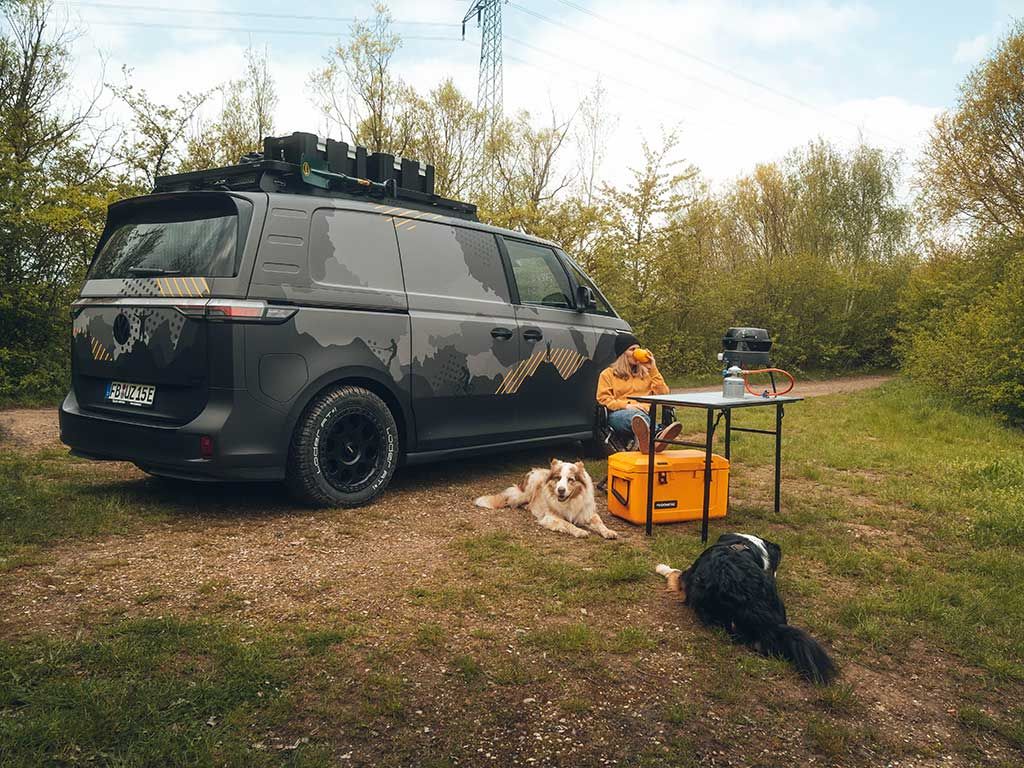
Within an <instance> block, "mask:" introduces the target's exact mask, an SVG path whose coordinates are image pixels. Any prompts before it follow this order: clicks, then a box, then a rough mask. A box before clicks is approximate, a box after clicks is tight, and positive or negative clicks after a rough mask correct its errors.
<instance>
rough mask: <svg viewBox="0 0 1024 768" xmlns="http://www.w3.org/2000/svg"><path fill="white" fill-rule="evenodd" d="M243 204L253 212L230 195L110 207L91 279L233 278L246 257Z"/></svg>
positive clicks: (246, 206)
mask: <svg viewBox="0 0 1024 768" xmlns="http://www.w3.org/2000/svg"><path fill="white" fill-rule="evenodd" d="M239 205H241V206H245V208H244V209H243V211H244V212H246V213H248V210H246V209H248V208H250V207H251V205H250V203H248V202H247V201H244V200H239V199H235V198H231V197H228V196H226V195H201V196H197V198H196V199H187V198H186V199H181V200H175V199H171V200H166V199H164V200H154V201H151V202H145V201H130V202H129V203H127V204H123V205H121V206H117V207H112V208H111V210H110V214H109V217H108V220H107V228H106V230H104V233H103V237H102V238H101V239H100V244H99V248H98V249H97V252H96V258H95V259H94V260H93V264H92V267H91V268H90V270H89V279H90V280H102V279H106V278H134V277H157V276H160V275H189V276H194V277H232V276H234V275H236V274H237V273H238V263H239V260H240V258H241V255H242V248H241V242H240V236H239V207H238V206H239Z"/></svg>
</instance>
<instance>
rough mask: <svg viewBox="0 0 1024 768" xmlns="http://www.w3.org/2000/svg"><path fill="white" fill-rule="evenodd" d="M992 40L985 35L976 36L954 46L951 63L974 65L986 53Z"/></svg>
mask: <svg viewBox="0 0 1024 768" xmlns="http://www.w3.org/2000/svg"><path fill="white" fill-rule="evenodd" d="M991 43H992V40H991V38H990V37H989V36H988V35H986V34H981V35H976V36H974V37H972V38H970V39H968V40H961V41H960V42H959V43H957V44H956V51H954V52H953V61H955V62H956V63H957V64H976V63H977V62H979V61H981V59H982V57H984V56H985V54H986V53H988V49H989V46H990V45H991Z"/></svg>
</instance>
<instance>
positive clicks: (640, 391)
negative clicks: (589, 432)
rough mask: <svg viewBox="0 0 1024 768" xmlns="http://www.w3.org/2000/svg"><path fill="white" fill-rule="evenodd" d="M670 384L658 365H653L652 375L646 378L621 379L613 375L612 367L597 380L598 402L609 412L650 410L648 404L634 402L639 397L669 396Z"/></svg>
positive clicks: (631, 377) (602, 372) (605, 370)
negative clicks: (631, 409)
mask: <svg viewBox="0 0 1024 768" xmlns="http://www.w3.org/2000/svg"><path fill="white" fill-rule="evenodd" d="M667 394H668V384H666V383H665V379H663V378H662V376H661V373H659V371H658V367H657V366H656V365H653V364H652V365H651V375H650V376H649V377H648V378H646V379H643V378H640V377H639V376H630V377H629V378H628V379H620V378H619V377H618V376H616V375H615V374H614V373H612V369H611V367H608V368H605V369H604V370H603V371H601V377H600V378H599V379H598V380H597V402H599V403H600V404H601V405H603V406H604V407H605V408H607V409H608V410H609V411H620V410H622V409H623V408H639V409H640V410H644V411H646V410H649V408H648V405H647V403H638V402H636V401H635V400H633V398H634V397H637V396H639V395H667Z"/></svg>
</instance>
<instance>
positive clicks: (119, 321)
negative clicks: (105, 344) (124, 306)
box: [114, 312, 132, 346]
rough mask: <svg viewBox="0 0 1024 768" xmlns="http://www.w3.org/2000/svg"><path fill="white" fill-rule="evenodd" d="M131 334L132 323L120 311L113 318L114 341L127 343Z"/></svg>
mask: <svg viewBox="0 0 1024 768" xmlns="http://www.w3.org/2000/svg"><path fill="white" fill-rule="evenodd" d="M131 335H132V324H131V322H130V321H129V320H128V317H127V316H126V315H125V314H124V313H123V312H122V313H121V314H120V315H118V316H117V317H115V318H114V341H116V342H117V343H118V344H121V345H122V346H123V345H124V344H127V343H128V339H129V338H131Z"/></svg>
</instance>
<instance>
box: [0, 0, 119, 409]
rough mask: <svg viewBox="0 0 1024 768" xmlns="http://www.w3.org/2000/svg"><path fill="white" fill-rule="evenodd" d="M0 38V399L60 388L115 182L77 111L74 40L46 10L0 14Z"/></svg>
mask: <svg viewBox="0 0 1024 768" xmlns="http://www.w3.org/2000/svg"><path fill="white" fill-rule="evenodd" d="M3 11H4V15H5V21H6V31H5V34H4V35H3V37H0V399H7V398H11V397H26V396H28V397H31V398H35V399H38V398H40V397H43V398H45V397H51V396H53V395H54V394H55V393H56V392H58V391H60V390H62V389H63V388H64V387H65V386H66V380H67V379H66V374H67V355H66V354H65V353H64V351H63V349H62V343H63V341H64V339H65V338H66V336H65V334H66V332H67V307H68V304H69V302H70V299H71V296H72V295H73V294H74V292H75V290H76V289H77V287H78V285H79V282H80V280H81V277H82V274H83V272H84V269H85V266H86V264H88V261H89V257H90V256H91V253H92V248H93V245H94V244H95V241H96V237H97V236H98V234H99V232H100V231H101V230H102V227H103V213H104V208H105V206H106V203H107V202H108V200H109V198H110V196H111V194H112V193H113V192H114V190H115V189H116V188H117V187H116V185H117V179H116V178H114V177H113V176H112V174H111V170H110V166H111V162H110V158H109V157H108V155H107V154H106V153H105V152H104V151H103V149H102V145H101V140H102V138H103V136H102V134H100V135H96V134H93V133H91V132H90V131H89V130H87V129H88V128H89V125H90V121H91V120H92V118H93V117H94V113H95V101H94V100H93V101H90V102H87V103H86V104H85V105H82V106H76V105H75V100H74V91H73V89H72V87H71V82H70V72H71V68H72V59H71V53H70V44H71V42H72V41H73V39H74V32H73V30H69V29H68V28H66V27H59V26H56V27H55V26H53V25H52V20H53V15H52V13H51V5H50V3H48V2H45V1H44V0H23V2H18V3H7V4H6V5H5V6H4V7H3Z"/></svg>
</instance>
